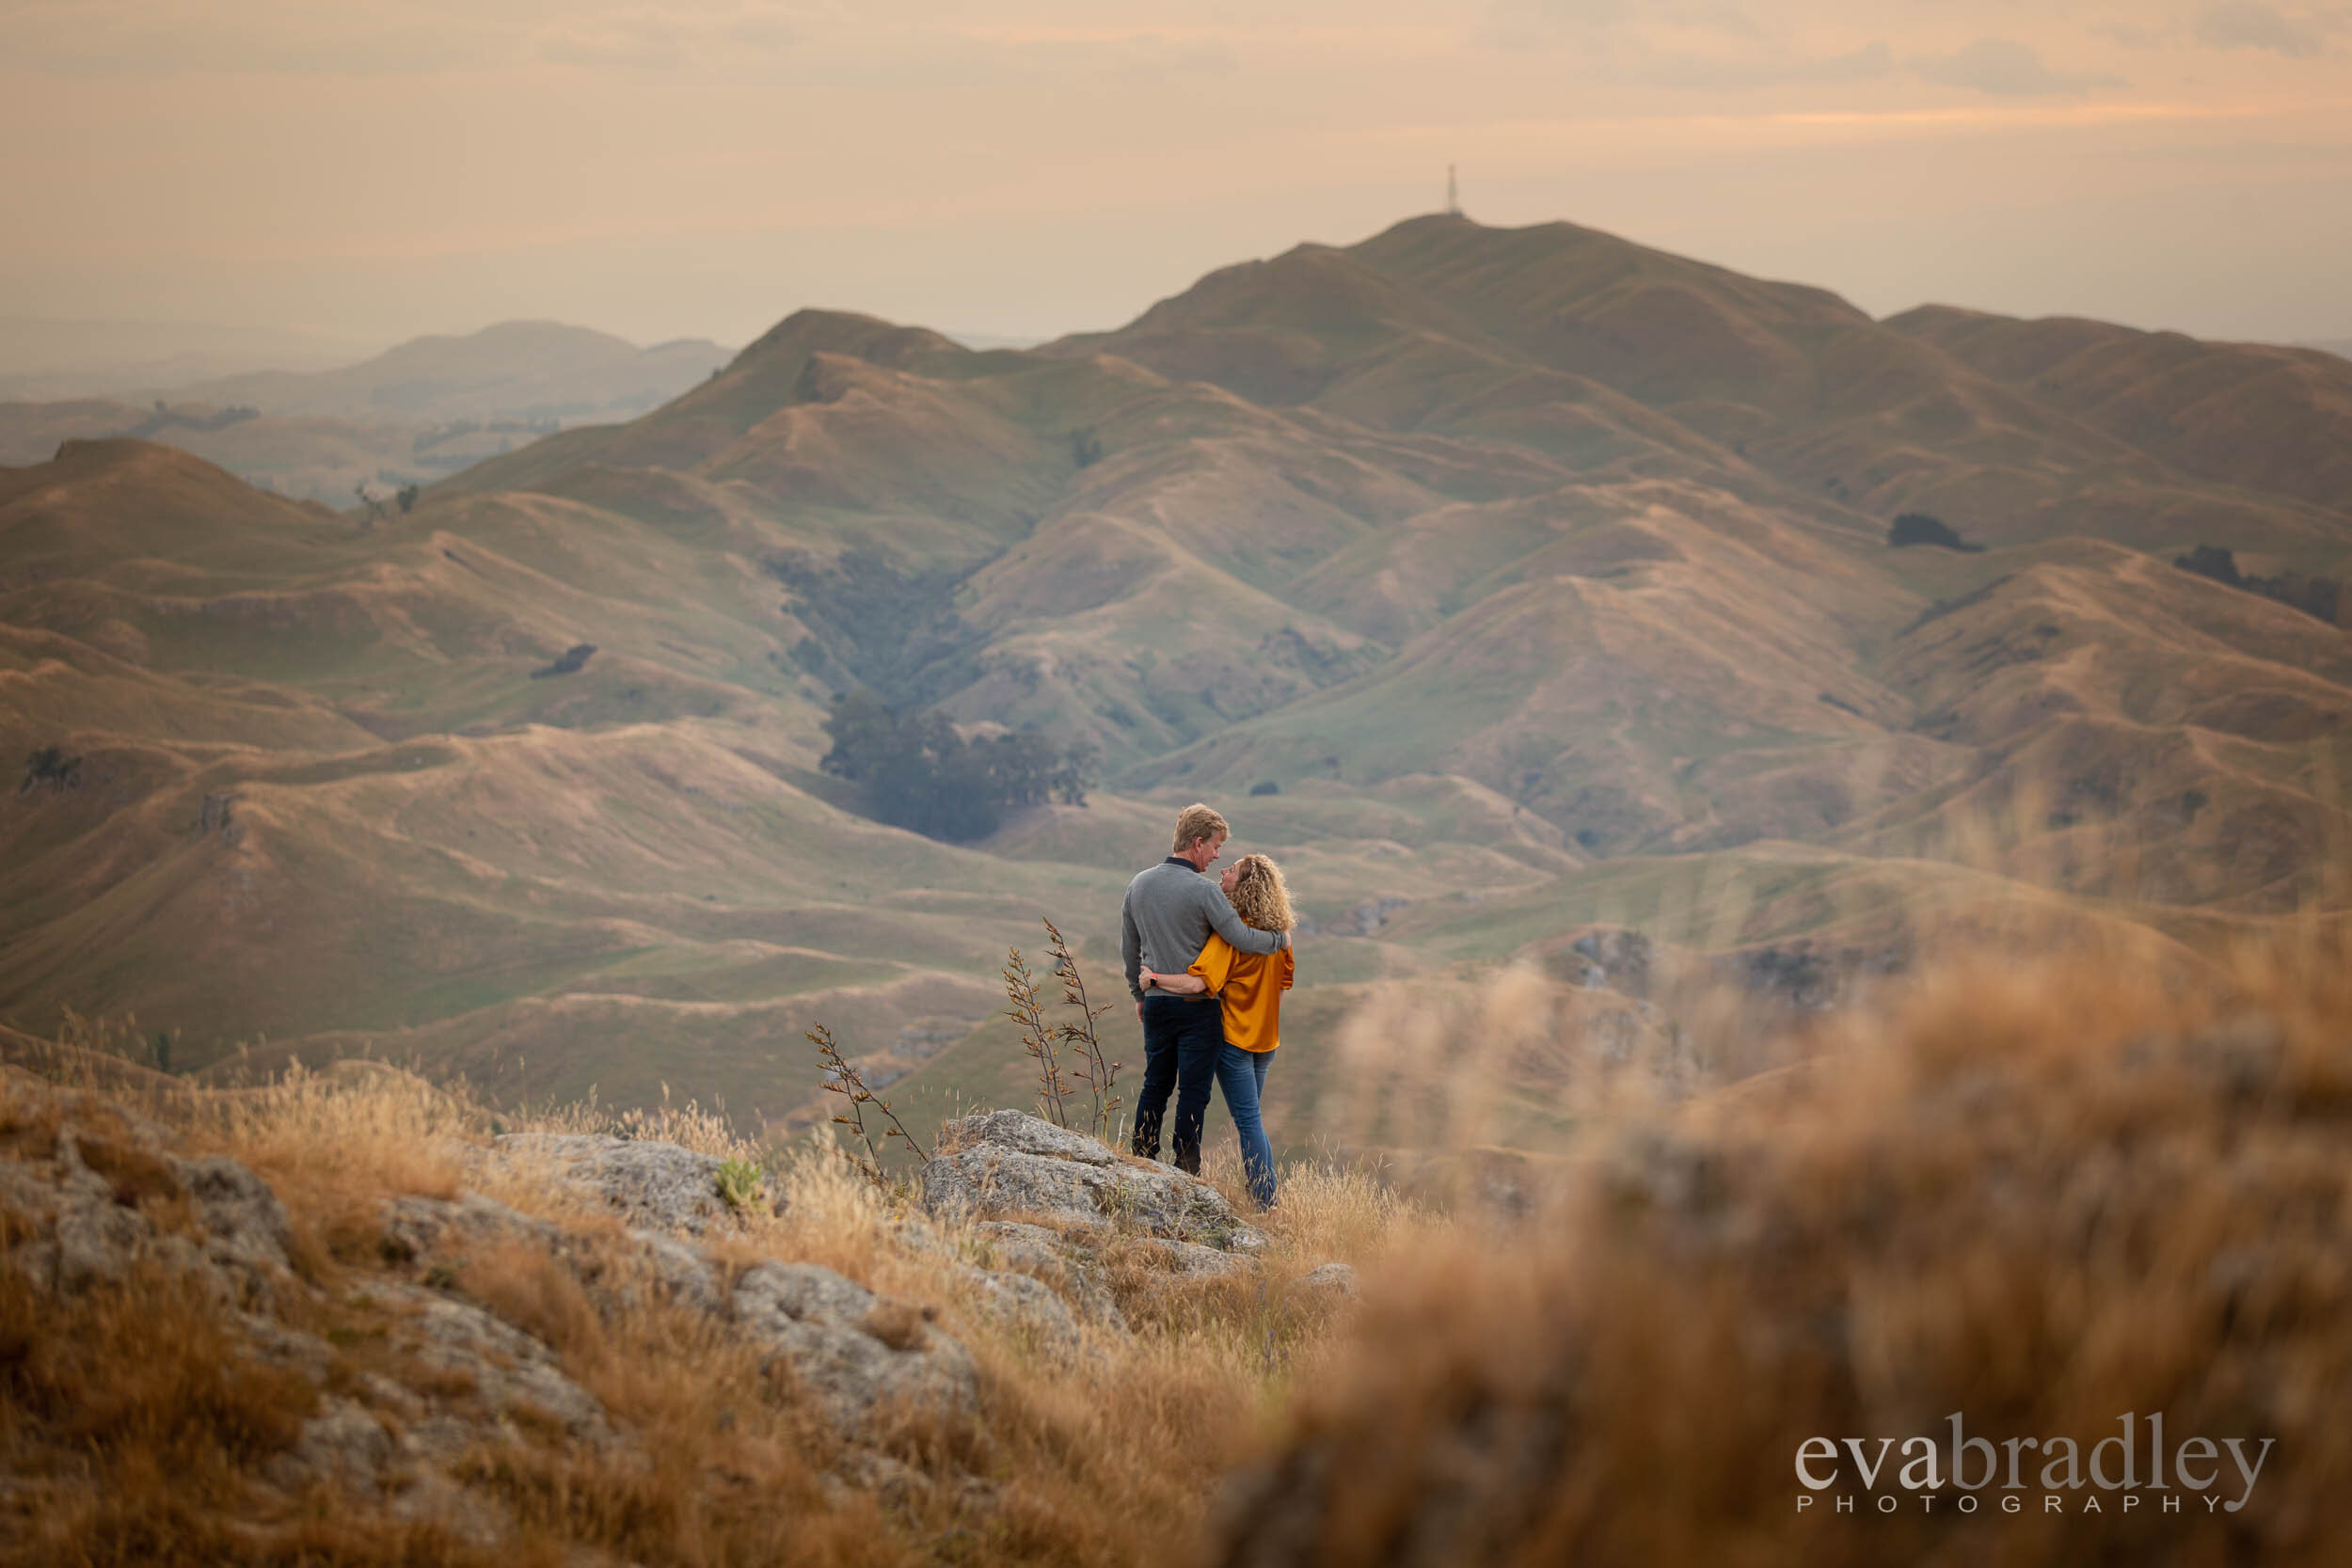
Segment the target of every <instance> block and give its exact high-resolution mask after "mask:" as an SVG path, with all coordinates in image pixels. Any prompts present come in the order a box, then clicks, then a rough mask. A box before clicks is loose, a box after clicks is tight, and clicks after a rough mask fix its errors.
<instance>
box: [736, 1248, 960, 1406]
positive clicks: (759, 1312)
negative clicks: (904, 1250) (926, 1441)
mask: <svg viewBox="0 0 2352 1568" xmlns="http://www.w3.org/2000/svg"><path fill="white" fill-rule="evenodd" d="M727 1318H728V1321H729V1322H730V1323H733V1324H734V1325H735V1326H736V1327H737V1329H738V1330H739V1331H740V1332H742V1333H744V1334H746V1335H749V1336H750V1337H751V1338H753V1339H754V1340H755V1341H757V1342H758V1343H760V1344H761V1345H763V1346H765V1347H766V1348H767V1349H768V1350H769V1351H770V1352H771V1354H773V1355H775V1356H777V1357H780V1358H781V1359H782V1360H783V1361H784V1362H785V1363H786V1364H787V1365H788V1366H789V1367H790V1369H791V1370H792V1373H793V1375H794V1377H796V1378H797V1379H798V1380H799V1381H800V1383H801V1385H802V1386H803V1387H804V1388H806V1389H808V1390H809V1391H810V1392H811V1393H812V1394H814V1395H816V1396H817V1397H818V1399H819V1400H821V1401H822V1402H824V1405H825V1407H826V1409H827V1410H828V1411H829V1412H830V1413H831V1414H832V1416H833V1418H834V1420H835V1422H837V1423H838V1424H839V1425H841V1426H842V1427H843V1428H845V1429H847V1430H849V1431H851V1432H856V1431H859V1430H862V1429H863V1428H864V1427H865V1426H866V1423H867V1421H868V1419H869V1418H872V1417H873V1416H875V1415H876V1414H877V1413H878V1412H881V1411H884V1410H892V1409H896V1410H914V1409H925V1410H930V1411H932V1412H936V1413H949V1414H959V1415H968V1414H969V1413H970V1412H971V1411H972V1410H973V1409H974V1408H975V1407H976V1406H977V1403H978V1401H979V1376H978V1373H977V1370H975V1369H974V1367H973V1364H972V1355H971V1353H970V1352H969V1351H966V1350H965V1349H964V1348H963V1346H962V1345H961V1343H960V1342H958V1341H957V1340H955V1339H954V1338H950V1337H949V1336H947V1335H946V1334H945V1333H943V1332H941V1331H940V1330H939V1329H938V1328H937V1327H935V1326H934V1325H933V1324H932V1323H931V1321H930V1320H931V1314H930V1311H929V1310H927V1309H926V1308H923V1307H916V1306H914V1305H912V1304H910V1303H907V1302H902V1301H892V1300H889V1299H887V1298H885V1297H882V1296H878V1295H876V1294H875V1293H874V1292H873V1291H868V1290H867V1289H866V1287H864V1286H863V1285H859V1284H857V1283H855V1282H853V1281H851V1280H849V1279H845V1278H843V1277H842V1276H841V1275H837V1274H835V1273H834V1272H833V1271H832V1270H831V1269H825V1268H819V1267H818V1266H817V1265H816V1264H814V1263H760V1264H757V1265H755V1266H754V1267H753V1268H751V1269H749V1270H747V1271H746V1272H745V1273H744V1275H743V1277H742V1278H740V1279H739V1280H737V1281H736V1284H735V1290H734V1291H733V1292H732V1294H731V1295H730V1296H729V1298H728V1303H727Z"/></svg>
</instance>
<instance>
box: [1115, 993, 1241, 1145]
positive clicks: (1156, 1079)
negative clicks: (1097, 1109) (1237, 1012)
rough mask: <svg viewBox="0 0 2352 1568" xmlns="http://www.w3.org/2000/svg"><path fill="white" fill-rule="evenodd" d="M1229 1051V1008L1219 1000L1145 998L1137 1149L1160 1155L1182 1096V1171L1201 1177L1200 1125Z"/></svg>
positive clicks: (1179, 1139)
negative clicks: (1165, 1122) (1170, 1114)
mask: <svg viewBox="0 0 2352 1568" xmlns="http://www.w3.org/2000/svg"><path fill="white" fill-rule="evenodd" d="M1224 1049H1225V1009H1224V1008H1222V1007H1220V1006H1217V1005H1216V998H1214V997H1208V998H1203V999H1202V1000H1200V1001H1198V1002H1193V1001H1186V1000H1183V999H1180V998H1177V997H1173V996H1161V995H1157V994H1153V995H1151V996H1147V997H1145V998H1144V999H1143V1090H1142V1092H1141V1093H1139V1094H1137V1095H1136V1133H1135V1140H1134V1144H1133V1146H1132V1147H1133V1148H1134V1149H1135V1151H1136V1153H1137V1154H1140V1155H1142V1156H1143V1157H1144V1158H1145V1159H1147V1160H1156V1159H1158V1158H1159V1157H1160V1118H1161V1117H1162V1116H1164V1115H1166V1114H1167V1111H1168V1091H1169V1090H1171V1089H1173V1090H1174V1091H1175V1093H1176V1136H1175V1140H1174V1142H1175V1146H1176V1148H1175V1153H1176V1168H1177V1169H1178V1170H1181V1171H1189V1172H1191V1173H1192V1174H1193V1175H1195V1176H1198V1175H1200V1122H1201V1118H1202V1117H1205V1116H1207V1115H1208V1110H1209V1091H1210V1089H1211V1088H1212V1087H1213V1086H1214V1085H1216V1059H1217V1055H1218V1053H1221V1052H1222V1051H1223V1050H1224Z"/></svg>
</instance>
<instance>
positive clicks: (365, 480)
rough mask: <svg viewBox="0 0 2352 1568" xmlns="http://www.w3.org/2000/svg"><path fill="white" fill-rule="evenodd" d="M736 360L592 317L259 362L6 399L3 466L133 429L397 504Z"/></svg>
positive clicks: (231, 465)
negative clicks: (372, 350)
mask: <svg viewBox="0 0 2352 1568" xmlns="http://www.w3.org/2000/svg"><path fill="white" fill-rule="evenodd" d="M726 358H727V353H726V351H725V350H724V349H722V348H720V347H719V346H718V345H717V344H715V343H707V342H703V341H700V340H691V341H677V342H672V343H664V344H660V345H659V346H657V347H654V348H649V349H640V348H638V347H636V346H635V345H634V344H631V343H628V342H624V341H622V340H620V339H618V338H613V337H610V336H608V335H606V334H604V333H601V332H592V331H589V330H588V329H586V328H584V327H577V326H564V325H557V324H554V323H549V322H510V323H506V324H504V325H499V326H492V327H486V328H485V329H484V330H482V331H480V332H476V333H473V334H471V335H469V336H467V337H462V338H420V339H417V340H415V341H412V342H408V343H404V344H402V345H401V346H400V347H398V348H395V349H392V350H390V351H389V352H387V353H385V354H382V355H379V356H376V357H375V358H373V359H370V360H367V361H365V362H364V363H361V364H358V365H350V366H345V367H343V368H342V369H339V370H330V371H321V372H287V371H262V372H247V373H245V374H240V375H234V376H227V377H222V378H218V379H215V380H211V381H205V382H198V383H194V384H191V385H187V386H183V387H178V388H173V389H171V390H169V391H167V392H162V393H154V394H140V395H139V397H138V398H137V399H136V400H132V399H121V398H117V399H103V398H99V399H82V400H77V401H71V402H62V403H46V404H44V403H0V463H5V464H22V463H32V462H38V461H40V460H41V459H42V458H45V457H47V456H48V455H49V454H50V453H51V452H53V451H55V450H56V444H57V442H58V441H60V440H62V439H65V438H67V437H69V436H71V437H78V438H85V439H87V438H99V437H108V436H135V437H139V438H144V439H149V440H156V441H164V442H167V443H169V444H171V445H173V446H177V447H180V448H182V449H183V450H184V451H192V452H195V453H196V454H197V455H199V456H200V457H203V458H206V459H208V460H209V461H211V462H214V463H217V464H219V465H220V466H221V467H225V468H228V469H230V471H231V472H233V473H236V474H238V475H241V476H242V477H244V478H246V479H247V480H250V481H252V482H253V483H257V484H260V485H262V486H264V487H265V488H268V489H272V490H276V491H278V492H280V493H282V494H285V495H289V496H293V497H294V498H295V499H316V500H325V501H327V502H329V503H331V504H334V505H337V506H351V505H354V504H355V502H356V497H357V493H358V490H359V489H360V488H361V487H363V486H364V487H366V488H367V489H368V490H369V491H370V492H371V493H373V494H374V495H375V496H377V497H378V498H380V499H389V498H390V497H391V496H392V495H393V493H394V492H396V491H397V490H399V489H400V488H401V487H403V486H405V485H409V484H421V483H430V482H431V481H433V480H435V479H438V478H441V477H444V476H446V475H448V474H451V473H453V472H455V471H456V470H458V469H460V468H463V467H467V466H468V465H469V464H471V463H475V462H478V461H480V460H481V459H483V458H485V457H492V456H497V455H499V454H501V453H504V452H508V451H514V450H515V449H516V448H517V447H521V446H527V445H529V444H530V443H531V442H532V441H536V440H538V439H540V438H541V437H542V436H548V435H550V434H552V433H553V432H555V431H557V430H560V429H563V428H564V427H565V426H567V425H576V424H580V423H582V422H584V421H588V420H624V419H628V418H629V417H630V416H632V415H636V414H641V413H643V412H644V411H645V410H646V409H648V408H652V407H654V406H656V405H657V404H661V403H663V402H666V401H667V400H668V399H670V398H671V397H674V396H675V395H676V394H677V393H678V392H679V391H682V390H684V389H685V388H689V387H691V386H694V385H696V384H697V383H699V382H701V381H704V380H706V379H707V378H708V377H709V375H710V374H711V372H712V371H713V370H715V369H716V368H717V367H718V366H720V365H721V364H723V363H724V361H725V360H726Z"/></svg>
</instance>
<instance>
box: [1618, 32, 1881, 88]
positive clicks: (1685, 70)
mask: <svg viewBox="0 0 2352 1568" xmlns="http://www.w3.org/2000/svg"><path fill="white" fill-rule="evenodd" d="M1894 70H1895V52H1894V51H1893V50H1892V49H1890V48H1888V47H1887V46H1886V45H1885V44H1884V43H1883V42H1882V43H1871V44H1865V45H1864V46H1863V47H1862V48H1860V49H1855V50H1851V51H1849V52H1848V53H1846V54H1843V55H1766V56H1764V57H1762V58H1749V59H1726V58H1719V57H1716V56H1713V55H1693V54H1679V53H1660V54H1655V55H1647V56H1645V57H1644V58H1643V59H1642V60H1641V61H1640V62H1639V63H1638V64H1637V65H1634V66H1633V67H1631V68H1630V69H1629V70H1627V71H1623V72H1621V73H1620V74H1622V75H1624V76H1626V77H1628V78H1629V79H1631V80H1635V81H1640V82H1645V83H1647V84H1650V85H1651V86H1655V87H1724V88H1743V87H1782V86H1788V85H1809V84H1818V83H1826V82H1874V81H1877V80H1879V79H1880V78H1882V77H1884V76H1887V75H1890V74H1892V73H1893V71H1894Z"/></svg>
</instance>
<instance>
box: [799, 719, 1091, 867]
mask: <svg viewBox="0 0 2352 1568" xmlns="http://www.w3.org/2000/svg"><path fill="white" fill-rule="evenodd" d="M825 734H826V735H828V736H831V737H832V739H833V750H831V751H829V752H826V753H825V757H824V760H823V762H822V763H821V764H819V766H820V767H822V768H824V770H825V771H826V772H828V773H831V774H833V775H834V776H835V777H836V778H840V779H845V780H847V781H848V782H849V783H850V784H855V785H857V786H858V792H859V795H860V797H861V799H862V801H863V804H864V807H865V810H866V815H868V816H872V817H873V818H875V819H876V820H877V821H881V822H887V823H889V824H890V825H891V826H892V827H894V828H905V829H907V830H909V831H911V832H918V833H921V834H923V835H924V836H925V837H927V838H939V839H949V840H957V841H964V840H970V839H976V838H986V837H987V836H988V835H989V834H990V833H993V832H995V831H996V830H997V828H998V827H1000V826H1001V825H1002V824H1003V822H1004V819H1005V813H1006V812H1007V811H1009V810H1010V809H1012V808H1014V807H1016V806H1033V805H1041V804H1043V803H1045V802H1046V801H1048V800H1062V801H1064V802H1066V803H1068V804H1071V805H1084V804H1086V774H1087V769H1088V768H1089V766H1090V765H1091V763H1092V762H1093V748H1091V747H1089V746H1086V745H1078V746H1071V747H1066V748H1065V747H1057V746H1055V745H1054V744H1053V743H1052V742H1051V741H1049V740H1048V739H1046V737H1045V736H1041V735H1040V734H1038V733H1037V732H1036V731H1034V730H1016V731H1013V732H1010V733H1009V734H1005V735H998V736H983V737H981V738H980V739H977V740H966V739H964V738H963V736H961V734H959V733H958V732H957V730H956V727H955V725H954V724H953V723H951V722H950V721H948V719H947V716H946V714H944V713H941V712H940V711H939V710H938V709H936V708H929V709H925V710H922V711H920V712H915V711H909V710H903V709H899V708H894V707H891V706H890V705H887V704H885V703H884V702H882V699H881V698H879V697H876V696H875V695H873V694H872V693H871V692H868V691H854V692H851V693H850V694H849V695H847V696H842V697H836V698H834V704H833V712H832V713H831V714H830V715H829V716H828V717H827V718H826V720H825Z"/></svg>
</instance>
